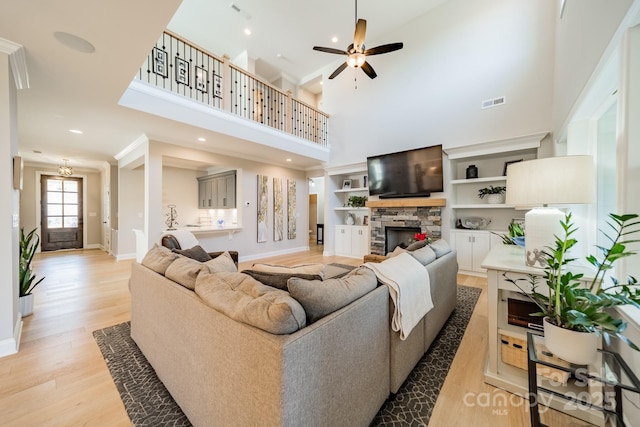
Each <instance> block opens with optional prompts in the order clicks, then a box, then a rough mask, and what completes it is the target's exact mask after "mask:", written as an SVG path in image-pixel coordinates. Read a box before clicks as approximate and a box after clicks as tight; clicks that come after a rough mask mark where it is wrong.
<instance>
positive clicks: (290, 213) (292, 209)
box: [287, 179, 296, 240]
mask: <svg viewBox="0 0 640 427" xmlns="http://www.w3.org/2000/svg"><path fill="white" fill-rule="evenodd" d="M287 238H288V239H289V240H293V239H295V238H296V180H295V179H288V180H287Z"/></svg>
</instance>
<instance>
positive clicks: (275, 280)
mask: <svg viewBox="0 0 640 427" xmlns="http://www.w3.org/2000/svg"><path fill="white" fill-rule="evenodd" d="M242 272H243V273H245V274H248V275H249V276H251V277H253V278H254V279H256V280H257V281H258V282H260V283H262V284H265V285H267V286H273V287H274V288H278V289H283V290H285V291H286V290H287V281H288V280H289V279H290V278H292V277H299V278H301V279H306V280H322V276H320V275H319V274H301V273H295V272H293V273H270V272H268V271H255V270H243V271H242Z"/></svg>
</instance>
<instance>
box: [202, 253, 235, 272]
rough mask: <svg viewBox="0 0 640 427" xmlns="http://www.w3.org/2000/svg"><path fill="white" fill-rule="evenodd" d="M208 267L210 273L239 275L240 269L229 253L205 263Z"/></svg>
mask: <svg viewBox="0 0 640 427" xmlns="http://www.w3.org/2000/svg"><path fill="white" fill-rule="evenodd" d="M204 265H206V266H207V268H208V269H209V272H210V273H223V272H227V273H237V272H238V268H237V267H236V263H235V262H233V258H231V255H229V252H223V253H222V254H221V255H219V256H217V257H215V258H214V259H212V260H210V261H207V262H205V263H204Z"/></svg>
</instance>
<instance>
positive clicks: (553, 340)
mask: <svg viewBox="0 0 640 427" xmlns="http://www.w3.org/2000/svg"><path fill="white" fill-rule="evenodd" d="M547 319H548V318H547V317H545V318H544V322H543V323H544V345H545V346H546V347H547V349H548V350H549V351H550V352H551V353H553V354H554V355H555V356H557V357H559V358H560V359H563V360H566V361H567V362H570V363H575V364H577V365H588V364H590V363H593V362H594V361H595V360H596V357H597V355H598V336H597V335H596V334H594V333H593V332H579V331H572V330H570V329H565V328H561V327H560V326H556V325H554V324H552V323H550V322H549V321H548V320H547Z"/></svg>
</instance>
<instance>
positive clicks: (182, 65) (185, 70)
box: [176, 57, 189, 86]
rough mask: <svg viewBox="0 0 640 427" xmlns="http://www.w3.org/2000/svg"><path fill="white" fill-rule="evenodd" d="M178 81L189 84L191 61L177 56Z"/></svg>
mask: <svg viewBox="0 0 640 427" xmlns="http://www.w3.org/2000/svg"><path fill="white" fill-rule="evenodd" d="M176 83H179V84H183V85H185V86H189V63H188V62H187V61H185V60H184V59H180V58H178V57H176Z"/></svg>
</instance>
